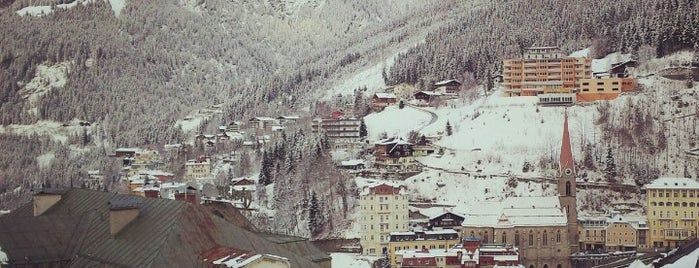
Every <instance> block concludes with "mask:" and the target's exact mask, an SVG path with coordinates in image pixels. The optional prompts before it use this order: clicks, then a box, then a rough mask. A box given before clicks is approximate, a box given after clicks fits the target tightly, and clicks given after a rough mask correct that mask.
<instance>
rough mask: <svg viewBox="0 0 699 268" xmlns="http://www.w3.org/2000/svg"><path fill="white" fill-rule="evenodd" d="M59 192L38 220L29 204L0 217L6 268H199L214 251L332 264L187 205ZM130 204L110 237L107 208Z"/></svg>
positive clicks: (301, 242)
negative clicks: (37, 267) (121, 224)
mask: <svg viewBox="0 0 699 268" xmlns="http://www.w3.org/2000/svg"><path fill="white" fill-rule="evenodd" d="M56 194H61V195H62V196H61V198H60V200H58V201H57V202H56V203H55V204H54V205H49V206H50V207H49V208H48V209H47V210H46V211H45V212H42V213H41V214H40V215H39V216H34V213H36V212H35V211H34V204H33V203H32V202H30V203H27V204H25V205H23V206H21V207H20V208H18V209H17V210H14V211H12V212H11V213H9V214H7V215H4V216H3V217H0V247H2V250H3V251H4V252H5V253H7V255H8V264H9V266H10V267H17V266H19V267H23V266H33V265H43V266H48V265H52V266H58V267H198V266H201V265H202V259H201V256H202V254H203V253H206V252H207V251H208V250H211V249H212V248H216V247H226V248H235V249H240V250H244V251H251V252H256V253H260V254H273V255H277V256H282V257H285V258H288V259H289V262H290V263H291V265H292V267H322V265H321V264H320V262H321V261H319V260H329V255H327V254H326V253H324V252H323V251H320V250H319V249H317V248H315V247H314V246H312V245H310V243H308V241H306V240H305V239H302V238H301V239H290V238H289V239H288V241H287V240H286V239H285V238H281V237H284V236H277V235H271V234H264V235H263V234H258V233H254V232H252V231H249V230H246V229H245V228H248V229H249V227H250V226H251V225H250V223H249V222H248V221H247V219H245V218H244V217H242V216H241V217H238V216H226V217H222V216H220V215H215V213H212V210H211V209H206V208H205V207H203V206H198V205H192V204H189V203H187V202H182V201H175V200H168V199H158V198H141V197H134V196H131V195H121V194H115V193H106V192H99V191H92V190H83V189H71V190H67V191H62V192H57V193H56ZM36 198H42V196H41V195H36V196H35V200H36ZM35 202H36V201H35ZM134 206H137V208H138V213H137V214H135V215H137V216H135V218H133V219H130V220H129V222H127V223H126V225H125V226H124V227H123V229H120V231H119V232H118V233H116V234H112V233H110V224H112V225H113V224H114V222H110V217H115V215H117V214H112V213H122V212H120V211H121V210H117V211H112V210H111V208H113V207H116V208H121V209H124V208H131V207H134ZM236 213H237V211H235V212H233V214H236ZM218 214H220V213H218ZM237 214H239V213H237ZM119 215H125V214H119ZM284 242H286V243H291V245H285V243H284ZM313 260H316V262H314V261H313ZM328 265H329V262H328ZM328 265H326V267H327V266H328Z"/></svg>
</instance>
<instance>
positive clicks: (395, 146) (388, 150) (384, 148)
mask: <svg viewBox="0 0 699 268" xmlns="http://www.w3.org/2000/svg"><path fill="white" fill-rule="evenodd" d="M374 157H375V159H376V160H375V162H374V168H377V169H385V170H388V171H392V172H397V171H412V170H414V168H415V160H414V159H413V144H412V143H409V142H407V141H405V140H403V138H397V137H394V138H388V139H383V140H380V141H378V142H376V143H374Z"/></svg>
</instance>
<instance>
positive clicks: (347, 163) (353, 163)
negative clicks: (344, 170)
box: [340, 159, 364, 166]
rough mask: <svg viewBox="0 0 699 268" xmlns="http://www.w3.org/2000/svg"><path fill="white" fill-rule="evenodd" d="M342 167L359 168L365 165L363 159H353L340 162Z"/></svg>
mask: <svg viewBox="0 0 699 268" xmlns="http://www.w3.org/2000/svg"><path fill="white" fill-rule="evenodd" d="M340 165H341V166H357V165H364V160H362V159H351V160H345V161H342V162H340Z"/></svg>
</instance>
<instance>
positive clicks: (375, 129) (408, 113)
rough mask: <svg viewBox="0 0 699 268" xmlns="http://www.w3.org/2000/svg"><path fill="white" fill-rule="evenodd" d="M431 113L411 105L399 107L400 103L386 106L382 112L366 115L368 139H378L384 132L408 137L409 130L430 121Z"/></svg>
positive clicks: (391, 135)
mask: <svg viewBox="0 0 699 268" xmlns="http://www.w3.org/2000/svg"><path fill="white" fill-rule="evenodd" d="M430 119H431V116H430V114H429V113H427V112H424V111H421V110H418V109H416V108H412V107H409V106H405V107H403V109H398V105H393V106H389V107H386V109H385V110H383V111H382V112H381V113H372V114H370V115H367V116H365V117H364V123H365V124H366V126H367V132H368V139H369V140H370V141H376V140H379V139H380V136H381V134H382V133H384V132H385V133H386V134H388V137H393V136H400V137H403V138H407V135H408V132H410V131H411V130H415V129H419V128H420V127H422V126H425V125H426V124H427V123H429V121H430Z"/></svg>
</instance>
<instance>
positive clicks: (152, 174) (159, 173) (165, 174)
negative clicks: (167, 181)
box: [139, 170, 175, 177]
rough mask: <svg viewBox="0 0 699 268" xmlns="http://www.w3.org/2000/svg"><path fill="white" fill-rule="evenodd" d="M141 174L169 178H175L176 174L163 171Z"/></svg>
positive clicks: (145, 171) (142, 172) (150, 171)
mask: <svg viewBox="0 0 699 268" xmlns="http://www.w3.org/2000/svg"><path fill="white" fill-rule="evenodd" d="M139 173H140V174H144V175H151V176H168V177H172V176H175V174H172V173H170V172H167V171H162V170H144V171H141V172H139Z"/></svg>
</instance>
